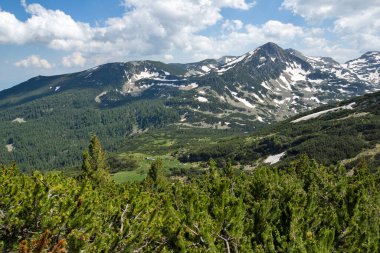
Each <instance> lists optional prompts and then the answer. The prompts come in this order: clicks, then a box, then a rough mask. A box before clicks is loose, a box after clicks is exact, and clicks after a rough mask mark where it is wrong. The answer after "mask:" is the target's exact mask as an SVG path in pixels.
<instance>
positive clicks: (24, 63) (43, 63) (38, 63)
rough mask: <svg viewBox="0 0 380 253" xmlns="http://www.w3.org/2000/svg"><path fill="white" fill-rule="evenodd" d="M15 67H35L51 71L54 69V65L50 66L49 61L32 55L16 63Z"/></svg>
mask: <svg viewBox="0 0 380 253" xmlns="http://www.w3.org/2000/svg"><path fill="white" fill-rule="evenodd" d="M14 65H15V66H16V67H24V68H29V67H35V68H44V69H50V68H52V67H53V65H52V64H50V63H49V62H48V61H47V60H45V59H43V58H40V57H39V56H38V55H31V56H29V57H27V58H25V59H22V60H20V61H18V62H15V63H14Z"/></svg>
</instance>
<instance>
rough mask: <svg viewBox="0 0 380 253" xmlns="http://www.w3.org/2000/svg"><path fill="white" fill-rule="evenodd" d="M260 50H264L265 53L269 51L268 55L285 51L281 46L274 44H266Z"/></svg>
mask: <svg viewBox="0 0 380 253" xmlns="http://www.w3.org/2000/svg"><path fill="white" fill-rule="evenodd" d="M259 49H262V50H264V51H267V52H268V53H275V52H278V51H284V49H282V48H281V47H280V46H279V45H277V44H276V43H273V42H268V43H265V44H264V45H262V46H260V47H259Z"/></svg>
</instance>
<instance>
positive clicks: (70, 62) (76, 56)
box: [62, 52, 86, 68]
mask: <svg viewBox="0 0 380 253" xmlns="http://www.w3.org/2000/svg"><path fill="white" fill-rule="evenodd" d="M85 64H86V58H85V57H84V56H83V55H82V53H80V52H74V53H72V54H71V55H68V56H65V57H63V58H62V65H63V66H64V67H66V68H71V67H77V66H81V67H83V66H84V65H85Z"/></svg>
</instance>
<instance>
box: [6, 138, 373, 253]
mask: <svg viewBox="0 0 380 253" xmlns="http://www.w3.org/2000/svg"><path fill="white" fill-rule="evenodd" d="M99 147H100V146H99V142H98V140H97V139H96V137H94V138H93V139H92V141H91V144H90V150H89V152H88V154H89V157H90V156H91V157H93V158H96V157H97V159H99V157H103V158H104V156H103V155H102V154H101V152H100V150H101V148H99ZM99 161H100V163H102V159H99ZM88 164H91V161H90V160H88ZM95 167H96V166H95ZM96 168H99V167H96ZM160 171H162V162H160V161H159V160H156V161H155V162H154V163H153V164H152V168H151V171H150V172H149V180H152V181H153V180H159V179H160V178H162V177H163V176H162V175H160ZM0 182H1V184H0V196H1V198H0V247H2V250H3V252H14V251H17V250H19V251H20V252H32V251H33V249H36V247H37V246H38V249H42V251H34V252H46V251H51V252H65V250H66V251H67V252H80V251H84V252H134V251H140V252H378V251H379V250H380V248H379V238H380V217H379V215H378V214H379V211H380V190H379V187H378V185H379V184H380V176H379V174H378V172H377V173H376V174H373V173H371V172H370V170H369V168H368V166H367V165H366V163H365V162H361V163H360V164H358V166H356V167H355V168H354V173H353V175H352V176H349V175H347V173H346V170H345V168H344V167H342V166H335V167H334V166H330V167H326V166H323V165H320V164H318V163H316V162H315V161H313V160H310V159H309V158H308V157H307V156H302V157H300V158H299V159H297V160H296V161H294V162H292V163H290V164H288V165H287V166H286V167H283V168H281V169H279V168H277V169H276V168H269V167H259V168H256V169H255V170H254V171H252V172H251V174H236V173H234V171H233V170H232V168H230V167H229V165H228V166H227V167H226V168H224V169H218V168H217V166H216V163H215V162H214V161H210V173H206V174H205V175H204V176H201V177H197V178H196V179H194V180H192V181H189V182H181V181H172V182H171V183H164V182H163V183H160V185H159V186H160V188H159V190H157V188H156V187H151V185H150V184H146V183H145V182H142V183H133V184H126V185H116V184H114V183H112V182H110V183H108V184H103V185H102V187H97V186H98V184H97V182H96V181H94V180H81V179H74V178H69V177H65V176H63V175H62V174H59V173H54V174H45V175H44V174H41V173H39V172H34V173H33V174H32V175H25V174H22V173H20V172H19V171H18V170H17V168H16V167H15V166H14V165H11V166H3V168H1V170H0ZM54 249H56V251H54ZM22 250H23V251H22ZM28 250H29V251H28ZM58 250H62V251H58Z"/></svg>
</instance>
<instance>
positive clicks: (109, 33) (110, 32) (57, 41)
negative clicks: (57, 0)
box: [0, 0, 255, 59]
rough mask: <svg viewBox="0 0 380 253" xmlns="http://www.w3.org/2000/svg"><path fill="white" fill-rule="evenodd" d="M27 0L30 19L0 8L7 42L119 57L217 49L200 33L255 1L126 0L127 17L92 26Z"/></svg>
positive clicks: (1, 39) (0, 33)
mask: <svg viewBox="0 0 380 253" xmlns="http://www.w3.org/2000/svg"><path fill="white" fill-rule="evenodd" d="M21 2H22V5H23V6H24V8H25V11H26V12H27V13H29V14H30V18H28V19H27V20H26V21H25V22H23V21H20V20H18V19H17V18H16V17H15V16H14V15H13V14H11V13H8V12H5V11H0V43H1V44H15V43H17V44H26V43H40V44H43V45H47V46H48V47H50V48H52V49H54V50H65V51H77V52H82V53H86V55H89V56H91V55H92V56H93V57H94V55H99V54H104V55H107V57H114V58H115V57H119V58H121V57H124V58H126V57H128V56H130V57H133V56H139V57H141V56H147V55H156V54H162V52H164V51H172V50H185V51H191V50H202V49H204V48H209V49H212V45H211V44H210V39H209V38H207V37H205V36H200V35H198V33H199V32H200V31H202V30H204V29H206V28H208V27H210V26H213V25H215V24H217V22H219V21H221V20H222V19H223V17H222V15H221V11H222V8H236V9H242V10H248V9H250V8H252V7H253V6H254V4H255V2H248V1H246V0H214V1H211V0H161V1H156V0H145V1H140V0H124V1H123V3H124V5H125V8H126V9H125V13H124V14H123V16H122V17H114V18H109V19H108V20H106V22H105V24H104V25H103V26H96V27H91V26H90V25H89V24H86V23H82V22H78V21H75V20H74V19H73V18H72V17H71V16H69V15H67V14H66V13H64V12H62V11H60V10H48V9H46V8H44V7H43V6H42V5H40V4H28V3H26V1H21ZM237 26H241V24H237ZM195 53H196V52H195ZM107 57H105V58H107ZM97 58H98V59H99V58H102V57H97Z"/></svg>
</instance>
